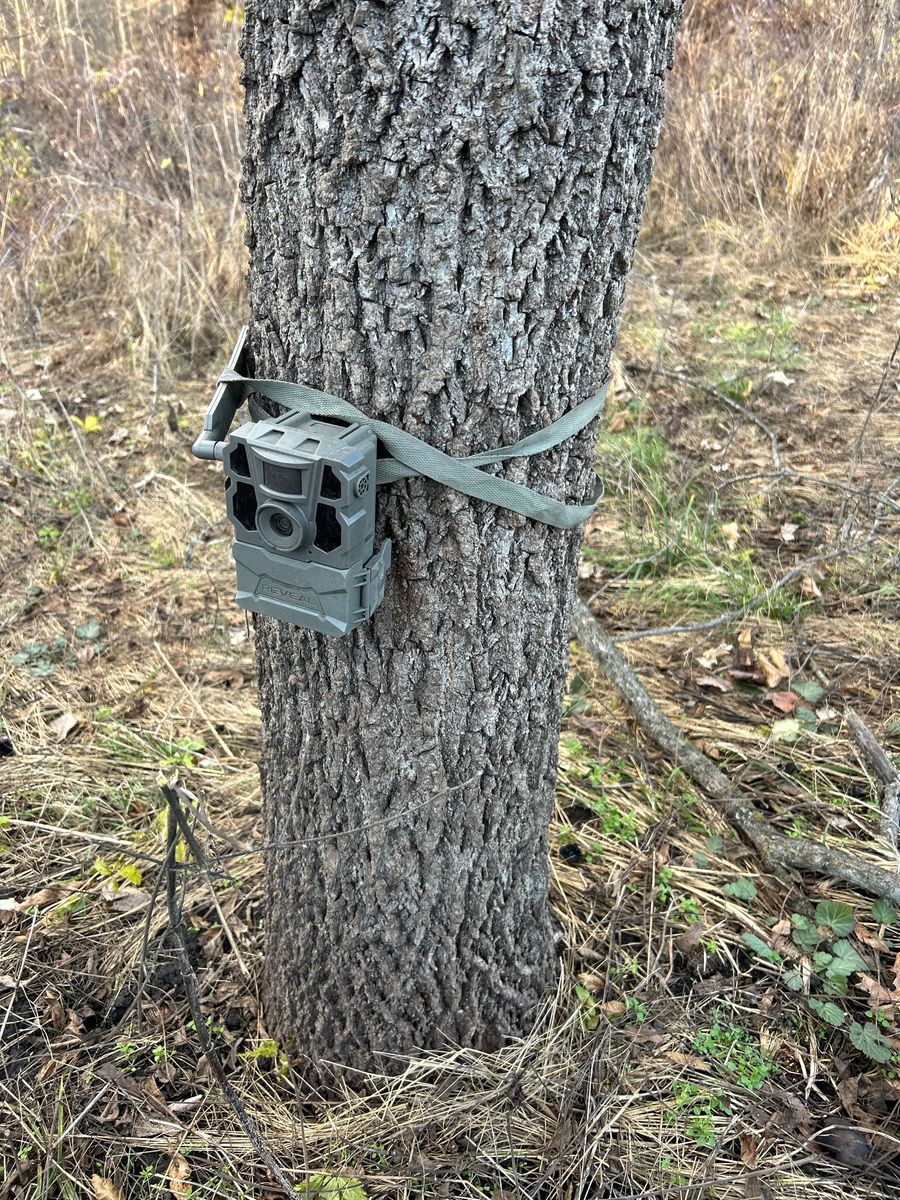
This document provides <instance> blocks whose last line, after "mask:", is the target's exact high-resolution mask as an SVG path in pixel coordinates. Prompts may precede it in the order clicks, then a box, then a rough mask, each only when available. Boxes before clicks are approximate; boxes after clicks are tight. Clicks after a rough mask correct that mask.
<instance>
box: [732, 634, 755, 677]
mask: <svg viewBox="0 0 900 1200" xmlns="http://www.w3.org/2000/svg"><path fill="white" fill-rule="evenodd" d="M731 665H732V670H733V671H752V670H753V669H754V667H755V666H756V662H755V658H754V654H753V630H752V629H750V628H749V627H748V626H745V627H744V628H743V629H741V630H739V631H738V636H737V644H736V645H735V647H734V649H733V651H732V657H731Z"/></svg>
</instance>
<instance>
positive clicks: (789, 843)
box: [572, 602, 900, 903]
mask: <svg viewBox="0 0 900 1200" xmlns="http://www.w3.org/2000/svg"><path fill="white" fill-rule="evenodd" d="M572 632H573V634H574V636H575V638H576V639H577V640H578V641H579V642H580V643H581V645H582V646H583V647H584V649H585V650H586V651H587V652H588V654H590V655H591V656H592V657H593V658H594V659H596V661H597V662H598V663H599V664H600V666H601V667H602V668H603V672H604V674H605V675H606V677H607V679H608V680H609V682H610V683H611V684H612V685H613V687H614V688H615V689H616V691H617V692H618V693H619V695H620V696H621V697H622V699H623V700H624V701H625V703H626V704H627V705H628V707H629V708H630V709H631V713H632V715H633V717H634V719H635V721H636V722H637V724H638V727H639V728H640V729H641V731H642V732H643V733H644V734H645V735H646V736H647V737H648V738H649V739H650V740H651V741H652V742H653V743H654V744H655V745H656V746H657V747H658V748H659V749H660V750H661V751H662V752H663V754H665V755H666V757H667V758H668V759H669V760H670V761H671V762H672V763H674V764H675V765H676V766H678V767H680V768H681V770H682V771H684V773H685V774H686V775H688V776H689V777H690V778H691V779H693V781H694V782H695V783H696V784H698V785H699V786H700V787H701V788H702V789H703V791H704V792H706V794H707V795H708V796H711V797H712V798H713V799H714V800H719V801H721V803H722V813H723V815H724V816H725V818H726V820H728V821H729V823H730V824H731V825H733V826H734V827H735V828H736V829H738V830H739V831H740V832H741V833H742V834H743V835H744V837H745V838H746V839H747V841H748V842H749V843H750V845H751V846H753V848H754V850H756V852H757V854H759V856H760V858H761V859H762V860H763V862H764V863H765V864H766V865H767V866H769V867H793V868H796V869H798V870H801V871H809V872H811V873H812V874H816V875H826V876H829V877H830V878H832V879H839V880H841V881H842V882H844V883H849V884H850V885H851V886H853V887H855V888H859V889H860V890H861V891H863V892H867V893H868V894H869V895H872V896H882V897H883V898H884V899H885V900H891V901H893V902H894V903H900V874H898V873H896V872H894V871H888V870H886V869H885V868H884V867H879V866H877V865H876V864H874V863H870V862H867V861H866V860H865V859H863V858H860V857H858V856H857V855H854V854H847V853H846V852H844V851H842V850H833V849H831V848H830V847H828V846H823V845H821V844H820V843H819V842H814V841H813V840H812V839H811V838H793V837H790V838H789V837H787V836H786V835H785V834H783V833H779V832H778V831H777V830H774V829H772V828H771V826H770V825H769V822H768V821H767V819H766V818H765V817H764V816H763V815H762V814H761V813H760V812H758V811H757V810H756V808H755V807H754V805H753V800H752V798H751V797H750V796H749V795H748V794H747V793H746V792H742V791H740V790H739V789H738V788H736V787H735V786H734V785H733V784H732V782H731V781H730V780H729V779H728V777H727V776H726V775H725V774H724V773H723V772H722V771H720V770H719V768H718V767H717V766H716V765H715V764H714V763H713V762H711V761H710V759H708V758H707V757H706V755H705V754H703V753H702V752H701V751H700V750H698V749H697V747H696V746H694V745H693V744H692V743H691V742H689V741H688V740H687V738H686V737H685V736H684V734H683V733H681V732H680V730H678V729H677V728H676V727H675V726H674V725H673V724H672V722H671V721H670V720H669V719H668V717H666V716H664V714H663V713H662V712H661V711H660V709H659V706H658V705H657V704H656V702H655V701H654V700H653V699H652V697H651V696H650V695H649V693H648V692H647V691H646V689H645V688H644V686H643V684H642V683H641V682H640V680H639V679H638V677H637V676H636V675H635V673H634V671H632V669H631V667H629V665H628V663H627V662H626V661H625V659H624V658H623V657H622V655H621V653H620V652H619V651H618V650H617V649H616V646H615V644H614V643H613V640H612V638H611V637H610V636H609V634H608V633H607V632H606V631H605V630H604V629H603V628H602V626H601V625H600V624H599V623H598V622H597V621H596V620H595V618H594V617H593V616H592V614H591V612H590V609H588V608H587V606H586V605H585V604H582V603H580V602H579V603H577V604H576V606H575V613H574V616H573V618H572Z"/></svg>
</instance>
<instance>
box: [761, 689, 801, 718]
mask: <svg viewBox="0 0 900 1200" xmlns="http://www.w3.org/2000/svg"><path fill="white" fill-rule="evenodd" d="M769 699H770V700H771V701H772V703H773V704H774V706H775V707H776V708H777V709H778V711H779V712H783V713H792V712H793V711H794V709H795V708H796V707H797V705H798V704H799V703H800V701H801V700H802V699H803V697H802V696H798V695H797V693H796V692H769Z"/></svg>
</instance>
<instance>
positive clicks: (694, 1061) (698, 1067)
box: [665, 1050, 709, 1071]
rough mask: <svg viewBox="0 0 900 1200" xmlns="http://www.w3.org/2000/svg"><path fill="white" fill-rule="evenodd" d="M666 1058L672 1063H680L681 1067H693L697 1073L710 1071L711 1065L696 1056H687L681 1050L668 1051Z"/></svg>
mask: <svg viewBox="0 0 900 1200" xmlns="http://www.w3.org/2000/svg"><path fill="white" fill-rule="evenodd" d="M665 1057H666V1058H670V1059H671V1060H672V1062H674V1063H678V1065H679V1066H680V1067H693V1068H694V1070H695V1071H708V1070H709V1063H708V1062H707V1061H706V1059H704V1058H698V1057H697V1055H696V1054H685V1053H684V1052H683V1051H681V1050H667V1051H666V1053H665Z"/></svg>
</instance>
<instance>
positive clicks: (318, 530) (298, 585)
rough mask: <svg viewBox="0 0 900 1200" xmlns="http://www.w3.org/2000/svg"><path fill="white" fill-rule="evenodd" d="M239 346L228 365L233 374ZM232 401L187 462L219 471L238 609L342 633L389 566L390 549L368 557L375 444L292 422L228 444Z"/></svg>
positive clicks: (210, 419)
mask: <svg viewBox="0 0 900 1200" xmlns="http://www.w3.org/2000/svg"><path fill="white" fill-rule="evenodd" d="M244 337H245V333H242V335H241V340H240V341H239V343H238V346H236V347H235V353H234V354H233V355H232V361H231V362H230V363H229V366H231V367H232V368H233V369H234V370H236V371H238V372H241V366H242V364H241V358H242V355H243V342H244ZM229 388H232V391H231V392H230V393H229V391H228V389H229ZM220 393H221V394H220ZM235 401H237V403H240V390H238V391H237V392H235V391H234V389H233V385H230V384H228V383H225V384H221V383H220V385H219V387H218V388H217V389H216V395H215V396H214V397H213V403H212V404H211V405H210V410H209V412H208V413H207V418H206V423H205V428H204V433H203V434H202V435H201V437H200V438H199V439H198V441H197V443H196V444H195V446H194V453H195V454H196V455H197V456H198V457H200V458H221V460H222V463H223V465H224V468H225V489H226V501H227V506H228V516H229V518H230V520H231V523H232V525H233V526H234V545H233V547H232V555H233V557H234V562H235V566H236V567H237V602H238V604H239V605H240V606H241V608H245V609H249V610H251V611H252V612H258V613H264V614H265V615H266V616H270V617H277V618H278V619H279V620H281V621H287V622H289V623H290V624H291V625H299V626H301V627H303V628H305V629H314V630H316V631H317V632H318V633H325V634H330V635H332V636H334V637H339V636H341V635H342V634H345V633H349V632H350V631H351V630H352V629H355V628H356V626H357V625H359V624H361V623H362V622H363V621H365V620H367V619H368V618H369V617H370V616H371V615H372V613H373V612H374V611H375V609H376V608H377V607H378V605H379V604H380V602H381V600H382V598H383V596H384V582H385V577H386V575H387V571H388V568H389V567H390V562H391V543H390V542H389V541H387V540H386V541H385V542H384V543H383V545H382V546H381V548H380V550H379V551H378V553H377V554H376V553H374V538H375V465H376V456H377V439H376V437H375V435H374V433H372V431H371V430H370V429H367V428H365V427H364V426H362V425H343V424H340V423H338V422H336V421H325V420H319V419H314V418H313V417H311V416H310V415H309V414H307V413H289V414H288V415H287V416H284V417H279V418H274V417H273V418H267V419H265V420H260V421H247V422H245V423H244V424H243V425H241V426H240V427H239V428H238V429H237V430H236V431H235V432H234V433H232V434H231V436H230V437H229V438H228V440H227V441H225V436H226V435H227V431H228V426H229V425H230V423H231V420H232V419H233V416H234V412H235V410H236V407H237V404H236V403H235ZM229 409H230V414H229V412H228V410H229ZM223 422H226V423H225V424H224V429H223Z"/></svg>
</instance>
